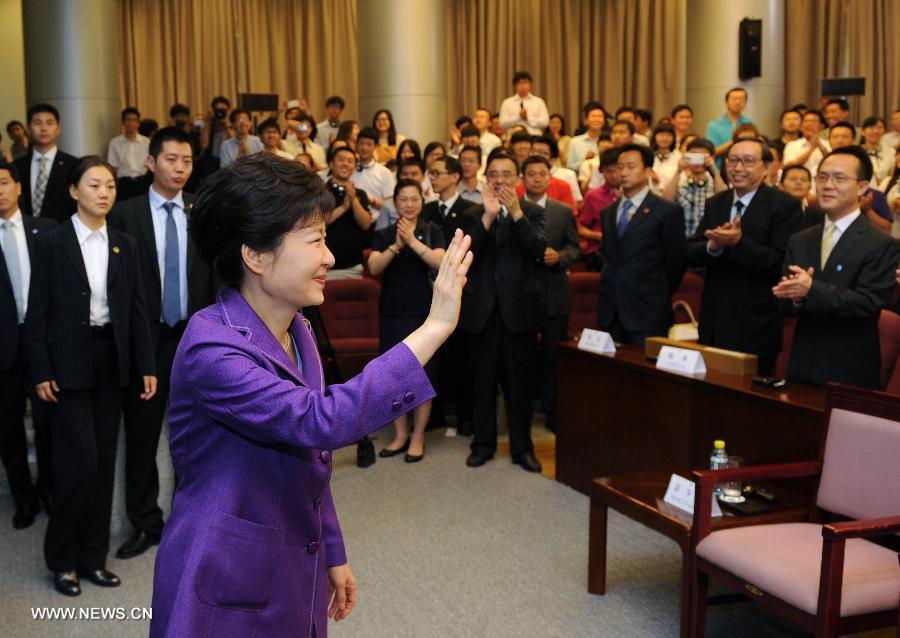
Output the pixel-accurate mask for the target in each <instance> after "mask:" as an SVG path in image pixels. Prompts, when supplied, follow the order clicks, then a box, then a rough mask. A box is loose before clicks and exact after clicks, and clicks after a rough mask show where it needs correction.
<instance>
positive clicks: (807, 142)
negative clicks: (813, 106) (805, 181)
mask: <svg viewBox="0 0 900 638" xmlns="http://www.w3.org/2000/svg"><path fill="white" fill-rule="evenodd" d="M824 125H825V120H824V118H823V117H822V115H821V113H819V112H818V111H815V110H809V111H807V112H806V113H804V114H803V118H802V120H801V123H800V134H801V137H799V138H797V139H796V140H793V141H791V142H788V143H787V144H786V145H785V147H784V153H783V154H782V162H783V164H784V166H785V167H789V166H803V167H805V168H806V170H808V171H809V172H810V175H812V176H813V177H815V176H816V171H817V170H818V168H819V162H821V161H822V157H823V150H824V148H825V146H824V141H823V140H822V138H821V137H820V133H821V131H822V129H823V128H824Z"/></svg>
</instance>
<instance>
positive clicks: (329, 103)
mask: <svg viewBox="0 0 900 638" xmlns="http://www.w3.org/2000/svg"><path fill="white" fill-rule="evenodd" d="M344 106H345V104H344V98H342V97H341V96H340V95H332V96H331V97H329V98H328V99H327V100H325V119H324V120H322V121H321V122H319V123H318V124H317V125H316V132H317V134H316V144H318V145H319V146H321V147H322V148H323V149H327V148H328V147H329V146H331V143H332V142H333V141H334V138H335V137H336V136H337V132H338V128H340V126H341V113H343V111H344Z"/></svg>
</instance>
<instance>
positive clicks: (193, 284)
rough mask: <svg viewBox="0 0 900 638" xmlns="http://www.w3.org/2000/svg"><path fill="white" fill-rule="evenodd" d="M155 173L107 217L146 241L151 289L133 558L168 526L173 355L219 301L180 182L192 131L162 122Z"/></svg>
mask: <svg viewBox="0 0 900 638" xmlns="http://www.w3.org/2000/svg"><path fill="white" fill-rule="evenodd" d="M147 161H148V166H149V168H150V172H151V173H152V175H153V185H152V186H151V187H150V191H149V193H147V194H145V195H139V196H137V197H133V198H131V199H128V200H125V201H124V202H121V203H119V204H117V205H116V206H115V208H114V209H113V211H112V212H111V213H110V215H109V218H108V222H109V225H110V226H111V227H112V228H118V229H120V230H123V231H125V232H126V233H128V234H129V235H131V236H132V237H134V238H135V239H136V240H137V241H138V244H139V246H140V256H139V258H140V267H141V279H142V280H143V282H144V287H145V289H146V293H147V295H146V296H147V320H148V323H149V324H150V329H151V335H152V337H153V347H154V352H155V355H156V371H157V377H158V379H159V382H158V386H157V392H156V396H154V397H153V398H152V399H150V401H143V400H141V398H140V394H141V392H140V391H139V389H140V388H141V387H142V385H143V381H142V380H140V379H139V378H137V377H135V378H133V379H132V381H131V383H132V388H131V389H130V391H129V392H128V393H127V395H126V398H125V401H124V403H123V408H124V412H125V511H126V513H127V514H128V519H129V520H130V521H131V524H132V525H133V526H134V534H133V535H132V536H131V538H129V539H128V540H127V541H126V542H125V544H124V545H122V547H120V548H119V550H118V552H117V553H116V556H117V557H118V558H131V557H133V556H137V555H139V554H142V553H143V552H145V551H146V550H147V549H148V548H149V547H151V546H152V545H155V544H157V543H159V539H160V536H161V534H162V528H163V517H162V510H161V509H160V507H159V504H158V503H157V498H158V497H159V472H158V468H157V467H156V450H157V446H158V444H159V435H160V430H161V429H162V422H163V417H164V415H165V411H166V404H167V403H168V396H169V376H170V374H171V372H172V361H173V360H174V357H175V350H176V348H177V347H178V342H179V341H180V339H181V335H182V334H183V333H184V329H185V326H186V325H187V319H188V318H189V317H190V316H191V315H192V314H193V313H195V312H196V311H197V310H200V309H201V308H204V307H206V306H208V305H209V304H211V303H212V302H213V299H214V296H215V290H214V284H213V276H212V273H211V271H210V269H209V268H208V267H207V266H206V265H204V263H203V262H202V260H200V259H198V258H197V257H196V254H195V249H194V244H193V242H192V241H191V239H190V237H189V236H188V232H187V212H188V210H189V209H190V206H191V204H192V203H193V201H194V198H193V196H191V195H189V194H187V193H184V192H183V191H182V188H183V187H184V185H185V184H186V183H187V180H188V179H190V176H191V171H192V170H193V149H192V147H191V143H190V138H189V137H188V136H187V134H186V133H185V132H184V131H183V130H182V129H180V128H176V127H166V128H163V129H160V130H159V131H158V132H157V133H156V135H154V136H153V139H152V140H151V142H150V157H149V159H148V160H147Z"/></svg>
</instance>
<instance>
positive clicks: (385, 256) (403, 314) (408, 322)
mask: <svg viewBox="0 0 900 638" xmlns="http://www.w3.org/2000/svg"><path fill="white" fill-rule="evenodd" d="M394 204H395V206H396V207H397V214H398V220H397V223H396V224H393V225H391V226H389V227H387V228H384V229H382V230H379V231H377V232H376V233H375V236H374V237H373V239H372V253H371V254H370V255H369V270H370V271H371V272H372V274H374V275H377V274H379V273H383V274H382V281H381V298H380V299H379V300H378V326H379V328H378V332H379V342H380V343H379V345H380V348H381V352H387V351H388V350H390V349H391V348H392V347H393V346H395V345H397V344H398V343H400V342H401V341H403V339H405V338H406V335H408V334H409V333H410V332H412V331H414V330H415V329H417V328H418V327H419V326H421V325H422V323H424V321H425V318H426V317H427V316H428V311H429V309H430V307H431V295H432V291H431V282H432V279H431V277H432V275H433V274H434V272H435V271H437V269H438V268H439V267H440V264H441V258H442V257H443V256H444V235H443V232H442V231H441V227H440V226H439V225H438V224H435V223H433V222H430V221H425V220H423V219H422V218H421V215H422V206H423V205H424V198H423V197H422V187H421V186H420V185H419V183H418V182H416V181H415V180H411V179H401V180H400V181H399V182H397V186H396V188H394ZM435 365H436V360H435V359H432V360H431V361H429V363H428V364H427V365H426V366H425V372H426V373H427V374H428V377H429V378H430V379H431V380H432V385H434V379H435V374H434V373H435V370H436V367H435ZM430 414H431V401H426V402H425V403H423V404H421V405H420V406H419V407H417V408H415V409H414V410H413V420H414V423H413V432H412V434H411V435H410V434H409V426H408V424H407V415H406V414H401V415H399V416H398V417H397V418H396V419H394V440H393V441H392V442H391V443H390V444H388V446H387V447H385V448H384V449H383V450H382V451H381V452H380V453H379V456H381V457H387V456H395V455H396V454H399V453H400V452H407V454H406V457H405V460H406V462H407V463H415V462H417V461H421V460H422V458H424V456H425V426H426V425H427V424H428V417H429V415H430Z"/></svg>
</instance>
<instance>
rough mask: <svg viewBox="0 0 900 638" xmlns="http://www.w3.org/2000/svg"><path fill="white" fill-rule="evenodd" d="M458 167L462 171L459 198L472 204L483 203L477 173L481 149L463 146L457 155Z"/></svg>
mask: <svg viewBox="0 0 900 638" xmlns="http://www.w3.org/2000/svg"><path fill="white" fill-rule="evenodd" d="M459 166H460V168H461V169H462V180H461V181H460V182H459V196H460V197H462V198H463V199H464V200H466V201H468V202H471V203H473V204H481V203H483V201H484V200H483V197H482V194H481V188H482V187H481V181H480V180H479V179H478V171H480V170H481V147H479V146H463V148H462V151H461V152H460V154H459Z"/></svg>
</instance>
